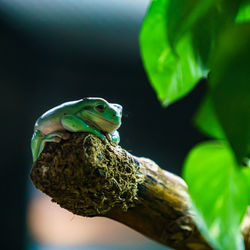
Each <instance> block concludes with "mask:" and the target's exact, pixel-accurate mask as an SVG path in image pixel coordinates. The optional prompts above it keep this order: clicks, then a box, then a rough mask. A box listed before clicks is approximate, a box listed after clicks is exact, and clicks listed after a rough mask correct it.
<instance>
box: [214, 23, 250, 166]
mask: <svg viewBox="0 0 250 250" xmlns="http://www.w3.org/2000/svg"><path fill="white" fill-rule="evenodd" d="M209 82H210V86H211V99H212V102H213V106H214V109H215V112H216V115H217V117H218V120H219V122H220V124H221V126H222V128H223V131H224V133H225V135H226V137H227V139H228V141H229V143H230V144H231V146H232V148H233V150H234V152H235V154H236V157H237V159H238V161H239V162H241V160H242V158H243V157H246V156H247V155H248V154H249V153H250V24H248V23H244V24H238V25H235V26H234V27H233V28H231V29H230V30H228V31H227V32H226V33H225V34H224V35H223V36H222V38H221V40H220V42H219V45H218V49H217V50H216V52H215V55H214V60H213V61H212V73H211V80H210V81H209Z"/></svg>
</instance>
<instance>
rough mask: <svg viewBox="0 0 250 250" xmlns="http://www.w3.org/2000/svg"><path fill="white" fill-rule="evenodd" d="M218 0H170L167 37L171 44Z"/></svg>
mask: <svg viewBox="0 0 250 250" xmlns="http://www.w3.org/2000/svg"><path fill="white" fill-rule="evenodd" d="M217 1H218V0H189V1H184V0H172V1H170V3H169V7H168V12H167V16H168V20H169V21H168V26H167V28H168V39H169V41H170V43H171V44H172V45H174V47H175V44H176V43H177V42H178V41H179V39H180V38H181V37H182V36H183V34H185V33H186V32H187V31H189V30H190V29H191V28H192V26H193V25H194V24H195V23H197V22H198V21H199V20H200V18H202V17H203V16H204V15H205V14H206V13H207V12H208V10H209V9H210V8H212V7H213V6H214V5H215V3H216V2H217Z"/></svg>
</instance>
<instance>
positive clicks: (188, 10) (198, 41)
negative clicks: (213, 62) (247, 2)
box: [167, 0, 240, 70]
mask: <svg viewBox="0 0 250 250" xmlns="http://www.w3.org/2000/svg"><path fill="white" fill-rule="evenodd" d="M239 4H240V0H239V1H235V0H231V1H230V0H189V1H185V0H172V1H170V3H169V7H168V12H167V17H168V27H167V28H168V39H169V41H170V44H171V45H172V47H173V48H175V46H176V44H177V42H178V41H179V40H180V39H181V38H182V37H183V35H185V34H186V33H187V32H191V34H192V39H193V47H194V49H195V52H196V56H197V58H198V59H199V63H200V64H201V65H202V66H203V67H204V68H205V69H206V70H208V61H209V56H210V54H211V51H212V50H213V48H214V45H215V44H216V42H217V37H218V34H220V32H221V31H222V30H224V29H225V27H227V26H228V25H231V24H233V22H234V19H235V16H236V14H237V10H238V8H239Z"/></svg>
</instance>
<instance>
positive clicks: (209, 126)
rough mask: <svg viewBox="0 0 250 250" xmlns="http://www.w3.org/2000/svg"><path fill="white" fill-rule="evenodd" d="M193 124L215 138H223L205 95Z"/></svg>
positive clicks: (207, 97)
mask: <svg viewBox="0 0 250 250" xmlns="http://www.w3.org/2000/svg"><path fill="white" fill-rule="evenodd" d="M195 124H196V125H197V127H198V128H199V129H200V130H201V131H202V132H203V133H205V134H206V135H209V136H211V137H214V138H217V139H224V138H225V135H224V132H223V130H222V128H221V125H220V123H219V122H218V119H217V117H216V114H215V112H214V107H213V104H212V102H211V100H210V98H209V96H206V97H205V98H204V100H203V101H202V103H201V105H200V107H199V109H198V111H197V113H196V115H195Z"/></svg>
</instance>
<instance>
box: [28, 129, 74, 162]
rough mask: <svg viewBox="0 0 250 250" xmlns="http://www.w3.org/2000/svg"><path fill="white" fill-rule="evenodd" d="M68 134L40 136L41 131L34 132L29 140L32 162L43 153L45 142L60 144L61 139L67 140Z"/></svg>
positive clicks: (55, 133) (61, 132)
mask: <svg viewBox="0 0 250 250" xmlns="http://www.w3.org/2000/svg"><path fill="white" fill-rule="evenodd" d="M69 137H70V134H69V133H67V132H63V131H58V132H53V133H51V134H48V135H44V134H42V132H41V131H38V130H37V131H35V132H34V134H33V137H32V140H31V149H32V155H33V162H34V161H35V160H36V159H37V158H38V157H39V155H40V154H41V152H42V151H43V149H44V147H45V144H46V142H57V143H58V142H60V141H61V140H62V139H63V140H67V139H69Z"/></svg>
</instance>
